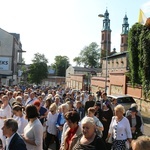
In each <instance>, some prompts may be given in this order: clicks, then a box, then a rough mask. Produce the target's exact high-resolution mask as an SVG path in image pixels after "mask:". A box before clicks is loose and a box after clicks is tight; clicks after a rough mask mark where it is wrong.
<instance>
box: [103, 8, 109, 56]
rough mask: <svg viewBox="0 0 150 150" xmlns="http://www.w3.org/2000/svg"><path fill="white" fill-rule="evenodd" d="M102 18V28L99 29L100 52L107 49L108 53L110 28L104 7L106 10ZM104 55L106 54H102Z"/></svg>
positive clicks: (107, 14)
mask: <svg viewBox="0 0 150 150" xmlns="http://www.w3.org/2000/svg"><path fill="white" fill-rule="evenodd" d="M103 17H104V20H103V29H102V31H101V36H102V37H101V53H102V54H104V52H105V51H106V50H107V52H108V53H107V54H108V55H110V52H111V29H110V19H109V13H108V11H107V9H106V12H105V14H104V16H103ZM104 56H106V55H105V54H104Z"/></svg>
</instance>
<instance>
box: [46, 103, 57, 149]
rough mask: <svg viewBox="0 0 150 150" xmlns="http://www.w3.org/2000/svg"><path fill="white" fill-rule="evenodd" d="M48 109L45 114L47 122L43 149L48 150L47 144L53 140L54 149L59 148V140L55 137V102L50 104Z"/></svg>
mask: <svg viewBox="0 0 150 150" xmlns="http://www.w3.org/2000/svg"><path fill="white" fill-rule="evenodd" d="M49 111H50V112H49V113H48V115H47V122H46V137H45V148H44V150H48V147H49V145H50V144H52V143H54V141H55V142H56V150H59V141H58V138H57V129H56V122H57V118H58V113H57V106H56V104H55V103H53V104H51V106H50V108H49Z"/></svg>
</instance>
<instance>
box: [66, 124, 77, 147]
mask: <svg viewBox="0 0 150 150" xmlns="http://www.w3.org/2000/svg"><path fill="white" fill-rule="evenodd" d="M77 129H78V126H77V127H76V128H74V129H70V130H69V132H68V136H67V138H66V143H67V145H68V147H67V150H68V149H69V145H70V144H71V142H72V137H73V136H74V135H75V133H76V131H77Z"/></svg>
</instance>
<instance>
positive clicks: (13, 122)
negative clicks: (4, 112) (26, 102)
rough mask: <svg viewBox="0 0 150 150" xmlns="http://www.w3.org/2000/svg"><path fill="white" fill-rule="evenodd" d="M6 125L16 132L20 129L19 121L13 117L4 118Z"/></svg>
mask: <svg viewBox="0 0 150 150" xmlns="http://www.w3.org/2000/svg"><path fill="white" fill-rule="evenodd" d="M4 125H5V126H6V127H7V128H11V129H12V131H13V132H14V133H15V132H17V130H18V123H17V121H16V120H14V119H13V118H7V119H5V120H4Z"/></svg>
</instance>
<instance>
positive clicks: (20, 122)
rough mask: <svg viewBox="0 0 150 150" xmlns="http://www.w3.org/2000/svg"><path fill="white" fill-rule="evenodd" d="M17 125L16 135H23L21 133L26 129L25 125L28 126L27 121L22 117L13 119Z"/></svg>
mask: <svg viewBox="0 0 150 150" xmlns="http://www.w3.org/2000/svg"><path fill="white" fill-rule="evenodd" d="M14 119H15V120H16V121H17V123H18V130H17V132H18V134H20V135H21V134H23V131H24V128H25V127H26V125H27V124H28V120H27V119H25V116H22V117H15V118H14Z"/></svg>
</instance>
